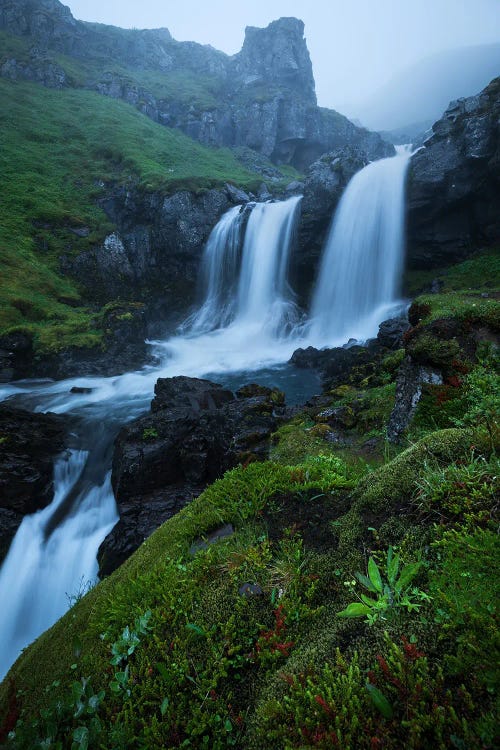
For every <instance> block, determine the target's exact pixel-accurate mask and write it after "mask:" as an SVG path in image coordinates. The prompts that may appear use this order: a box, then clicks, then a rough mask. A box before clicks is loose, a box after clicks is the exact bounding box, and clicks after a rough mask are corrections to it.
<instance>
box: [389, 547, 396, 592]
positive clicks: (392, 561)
mask: <svg viewBox="0 0 500 750" xmlns="http://www.w3.org/2000/svg"><path fill="white" fill-rule="evenodd" d="M398 572H399V555H394V556H393V555H392V547H389V552H388V553H387V580H388V581H389V584H390V585H391V586H394V584H395V582H396V578H397V577H398Z"/></svg>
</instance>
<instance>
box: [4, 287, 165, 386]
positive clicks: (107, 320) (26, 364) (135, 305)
mask: <svg viewBox="0 0 500 750" xmlns="http://www.w3.org/2000/svg"><path fill="white" fill-rule="evenodd" d="M96 317H99V327H100V328H101V330H102V332H103V333H102V340H101V341H100V342H99V343H96V345H95V346H78V347H77V346H73V347H67V348H63V349H59V350H57V351H53V352H51V353H46V354H44V355H40V353H39V352H36V351H35V350H34V347H33V340H32V337H31V335H29V334H26V333H22V332H15V333H10V334H7V335H5V336H0V383H2V382H5V383H8V382H10V381H12V380H19V379H21V378H32V377H42V378H56V379H60V378H68V377H75V376H87V375H101V376H106V375H121V374H122V373H123V372H126V371H127V370H131V369H139V368H140V367H142V366H143V365H144V364H146V363H147V362H149V361H151V352H150V349H149V347H148V346H147V344H146V343H145V340H146V338H147V337H148V316H147V314H146V306H145V305H144V304H143V303H140V302H130V303H126V302H123V303H120V302H116V303H111V304H109V305H107V306H105V307H104V308H103V309H102V310H101V311H100V313H99V314H98V315H96Z"/></svg>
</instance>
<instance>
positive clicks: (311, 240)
mask: <svg viewBox="0 0 500 750" xmlns="http://www.w3.org/2000/svg"><path fill="white" fill-rule="evenodd" d="M368 161H369V158H368V155H367V154H366V153H365V152H364V151H362V150H361V149H359V148H356V147H354V146H346V147H343V148H337V149H335V150H334V151H331V152H329V153H326V154H324V155H323V156H322V157H321V158H320V159H318V160H317V161H315V162H314V163H313V164H312V165H311V166H310V167H309V170H308V172H307V175H306V180H305V182H304V185H303V191H301V192H303V194H304V198H303V200H302V205H301V218H300V225H299V241H298V245H297V249H296V252H295V253H294V255H293V257H292V271H293V279H292V283H293V287H294V289H296V290H297V292H298V293H299V297H300V299H301V302H302V303H303V304H304V306H305V305H306V304H307V302H308V300H307V297H308V294H309V293H310V290H311V287H312V284H313V281H314V279H315V278H316V277H317V274H318V265H319V260H320V256H321V252H322V249H323V246H324V242H325V238H326V235H327V232H328V228H329V226H330V224H331V222H332V218H333V215H334V211H335V208H336V206H337V204H338V202H339V200H340V197H341V195H342V193H343V191H344V189H345V188H346V186H347V183H348V182H349V180H350V179H351V177H353V175H354V174H355V173H356V172H358V171H359V170H360V169H363V167H365V166H366V165H367V164H368Z"/></svg>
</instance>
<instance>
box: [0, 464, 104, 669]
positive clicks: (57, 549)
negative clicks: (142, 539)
mask: <svg viewBox="0 0 500 750" xmlns="http://www.w3.org/2000/svg"><path fill="white" fill-rule="evenodd" d="M87 455H88V454H87V452H86V451H74V452H71V453H68V455H65V456H63V457H61V458H60V459H59V460H58V461H57V462H56V465H55V469H54V486H55V494H54V500H53V501H52V503H51V504H50V505H49V506H48V507H47V508H44V510H41V511H39V512H38V513H34V514H33V515H31V516H26V517H25V518H24V519H23V522H22V524H21V526H20V527H19V529H18V531H17V534H16V536H15V538H14V540H13V542H12V544H11V547H10V549H9V553H8V555H7V557H6V559H5V561H4V564H3V566H2V569H1V571H0V601H2V602H3V605H2V608H1V609H0V633H1V642H2V648H1V650H0V678H1V677H3V675H4V674H5V673H6V672H7V670H8V668H9V667H10V665H11V663H12V661H13V657H14V656H16V655H17V654H18V653H19V652H20V651H21V649H23V648H25V646H27V645H28V644H29V643H31V641H32V640H33V639H34V638H36V637H37V636H38V635H39V634H40V633H42V632H43V631H44V630H46V629H47V628H48V627H50V625H52V624H53V623H54V622H55V621H56V620H57V619H58V618H59V617H61V615H63V614H64V612H65V611H66V609H67V608H68V603H69V600H68V597H71V596H72V595H75V594H77V592H78V591H79V589H80V588H81V586H82V582H83V583H87V582H92V583H94V582H95V581H96V579H97V560H96V555H97V550H98V547H99V545H100V543H101V542H102V540H103V538H104V537H105V536H106V534H107V533H108V532H109V531H111V529H112V528H113V526H114V525H115V523H116V521H117V520H118V516H117V513H116V504H115V501H114V497H113V492H112V489H111V482H110V473H109V472H108V474H107V476H106V478H105V480H104V482H103V484H102V485H101V486H93V487H91V488H90V490H89V491H87V492H85V493H84V497H83V498H81V502H79V503H78V504H77V508H78V510H77V512H73V513H72V512H71V511H70V513H69V514H68V515H67V516H66V517H65V518H64V520H63V521H62V523H60V524H59V525H57V526H56V527H55V528H54V529H53V530H51V528H50V524H51V521H52V520H54V516H55V515H56V514H57V513H58V512H59V511H61V509H62V505H63V503H64V502H65V500H66V499H67V497H68V495H70V493H71V491H72V490H73V489H74V488H75V486H76V484H77V482H78V480H79V478H80V477H81V475H82V472H83V470H84V467H85V463H86V461H87Z"/></svg>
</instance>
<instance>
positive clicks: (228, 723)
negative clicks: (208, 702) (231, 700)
mask: <svg viewBox="0 0 500 750" xmlns="http://www.w3.org/2000/svg"><path fill="white" fill-rule="evenodd" d="M224 729H225V730H226V732H232V731H233V725H232V724H231V720H230V719H226V721H225V722H224Z"/></svg>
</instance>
